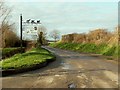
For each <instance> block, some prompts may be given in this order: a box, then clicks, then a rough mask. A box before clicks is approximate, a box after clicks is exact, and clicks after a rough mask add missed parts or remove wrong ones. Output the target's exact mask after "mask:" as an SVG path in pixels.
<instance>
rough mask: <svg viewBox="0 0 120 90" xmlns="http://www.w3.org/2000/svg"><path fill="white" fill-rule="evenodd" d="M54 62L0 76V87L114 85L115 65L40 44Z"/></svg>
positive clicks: (97, 86)
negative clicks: (54, 59)
mask: <svg viewBox="0 0 120 90" xmlns="http://www.w3.org/2000/svg"><path fill="white" fill-rule="evenodd" d="M44 48H46V49H48V50H50V51H51V52H53V53H54V54H55V55H56V57H57V58H56V61H54V62H52V63H50V64H49V65H48V66H46V67H44V68H42V69H38V70H35V71H29V72H25V73H21V74H17V75H12V76H7V77H3V78H1V79H2V87H3V88H68V87H71V88H118V65H117V64H116V63H113V62H111V61H110V60H106V59H104V58H102V57H99V56H91V55H88V54H80V53H77V52H72V51H67V50H61V49H56V48H51V47H48V46H44Z"/></svg>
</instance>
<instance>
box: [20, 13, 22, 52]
mask: <svg viewBox="0 0 120 90" xmlns="http://www.w3.org/2000/svg"><path fill="white" fill-rule="evenodd" d="M20 40H21V45H20V47H21V53H22V14H20Z"/></svg>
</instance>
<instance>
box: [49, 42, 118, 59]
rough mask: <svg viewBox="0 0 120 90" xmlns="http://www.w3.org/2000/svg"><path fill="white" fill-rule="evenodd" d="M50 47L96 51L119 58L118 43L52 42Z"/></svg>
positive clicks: (87, 51)
mask: <svg viewBox="0 0 120 90" xmlns="http://www.w3.org/2000/svg"><path fill="white" fill-rule="evenodd" d="M50 46H51V47H57V48H61V49H66V50H73V51H78V52H84V53H96V54H102V55H106V56H113V57H118V58H120V53H118V51H120V45H119V46H115V45H112V46H109V45H107V44H104V43H102V44H99V45H96V44H93V43H62V42H59V43H52V44H50Z"/></svg>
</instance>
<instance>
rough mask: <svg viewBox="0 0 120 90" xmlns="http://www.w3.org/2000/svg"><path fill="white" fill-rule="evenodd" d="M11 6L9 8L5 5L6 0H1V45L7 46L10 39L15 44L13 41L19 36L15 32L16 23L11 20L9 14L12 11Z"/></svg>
mask: <svg viewBox="0 0 120 90" xmlns="http://www.w3.org/2000/svg"><path fill="white" fill-rule="evenodd" d="M11 10H12V9H11V8H8V7H7V6H6V5H5V1H4V0H0V38H2V39H0V43H1V45H0V47H5V46H6V44H7V43H8V42H6V41H9V42H11V44H13V41H16V39H18V37H17V36H16V34H15V33H14V32H13V30H15V28H14V26H13V25H14V23H11V22H9V19H8V18H9V16H10V13H11Z"/></svg>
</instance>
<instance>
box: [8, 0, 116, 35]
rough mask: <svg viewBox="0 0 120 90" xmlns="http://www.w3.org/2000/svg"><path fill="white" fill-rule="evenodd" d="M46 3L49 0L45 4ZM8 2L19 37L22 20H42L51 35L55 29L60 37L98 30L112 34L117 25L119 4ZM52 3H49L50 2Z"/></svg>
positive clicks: (94, 2)
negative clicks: (20, 17)
mask: <svg viewBox="0 0 120 90" xmlns="http://www.w3.org/2000/svg"><path fill="white" fill-rule="evenodd" d="M44 1H46V0H44ZM44 1H43V0H41V2H40V1H38V0H15V1H14V0H11V1H10V0H6V2H7V3H6V4H7V5H8V7H12V13H11V15H12V16H11V18H10V20H11V21H12V22H16V27H17V32H18V33H19V16H20V14H22V15H23V21H24V20H27V19H35V20H39V19H40V20H41V23H42V25H43V26H44V27H46V28H47V31H48V33H49V32H51V31H52V30H54V29H57V30H59V31H60V33H61V35H63V34H69V33H86V32H88V31H90V30H94V29H97V28H105V29H108V30H109V31H113V30H114V29H115V27H116V26H117V25H118V2H117V0H115V2H112V1H113V0H106V1H107V2H98V0H96V1H95V0H92V1H91V2H90V1H89V2H88V0H84V2H77V1H76V0H75V2H73V0H72V1H71V2H70V1H69V2H68V1H63V0H61V1H62V2H54V1H55V0H53V1H50V0H47V1H48V2H44ZM49 1H50V2H49Z"/></svg>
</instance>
